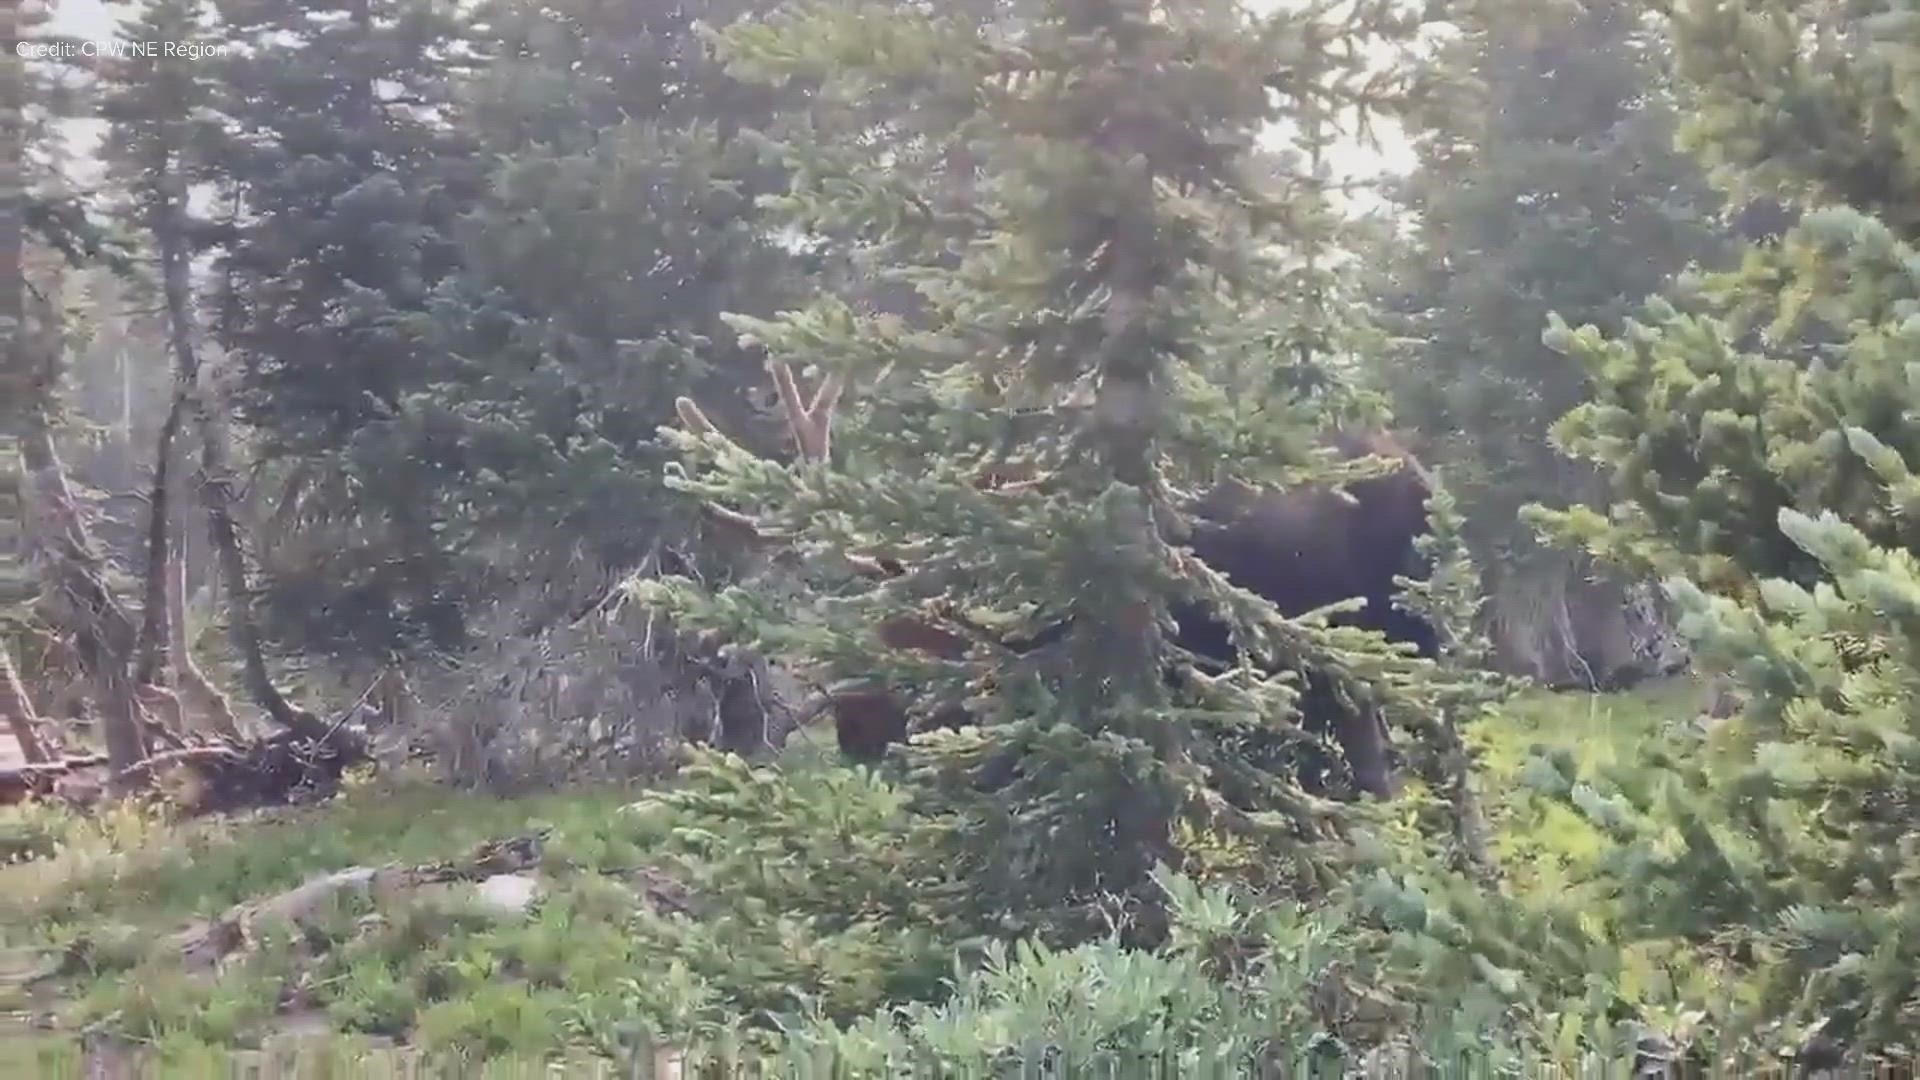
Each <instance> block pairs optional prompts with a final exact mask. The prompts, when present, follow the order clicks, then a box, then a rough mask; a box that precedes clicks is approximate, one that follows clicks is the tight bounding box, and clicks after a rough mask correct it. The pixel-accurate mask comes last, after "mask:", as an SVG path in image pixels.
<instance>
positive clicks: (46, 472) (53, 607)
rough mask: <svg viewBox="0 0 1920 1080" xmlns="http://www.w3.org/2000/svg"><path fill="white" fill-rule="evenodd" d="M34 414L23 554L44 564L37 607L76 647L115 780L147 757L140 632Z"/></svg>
mask: <svg viewBox="0 0 1920 1080" xmlns="http://www.w3.org/2000/svg"><path fill="white" fill-rule="evenodd" d="M30 408H31V406H30ZM35 412H36V413H37V415H34V416H30V417H29V423H30V424H31V425H32V427H31V428H30V429H29V430H28V432H27V433H26V435H25V436H24V437H23V438H22V439H21V440H20V456H21V459H22V461H23V462H24V464H25V466H26V472H27V476H28V478H29V482H28V488H29V490H30V494H29V496H28V498H27V500H26V504H27V515H26V516H27V538H28V540H27V543H28V550H29V551H32V552H34V553H35V560H36V561H38V562H39V563H40V564H41V565H42V566H43V567H44V572H45V574H46V579H47V586H48V588H47V590H46V594H45V595H44V597H43V598H42V601H41V610H42V612H43V615H44V617H45V618H46V619H47V621H48V622H49V623H50V624H52V625H53V626H55V627H57V628H59V630H60V631H61V632H62V633H64V634H65V635H66V636H68V637H69V638H70V639H71V640H72V641H73V643H74V648H75V651H76V653H77V654H78V656H79V660H80V668H81V670H82V671H83V672H85V674H86V677H87V682H88V683H89V684H90V685H91V686H92V687H93V691H94V706H95V707H96V708H97V709H98V710H99V711H100V718H101V725H102V727H103V728H104V729H105V734H106V742H107V761H108V764H109V765H110V766H111V767H112V769H113V771H114V773H115V774H116V776H117V775H120V774H122V773H124V772H125V771H126V770H130V769H132V768H133V767H134V766H136V765H138V764H140V762H142V761H144V760H146V756H147V743H146V735H145V732H144V731H143V730H142V729H143V727H144V725H145V723H146V716H145V710H144V709H142V708H141V705H140V702H139V699H138V697H137V696H136V695H135V692H134V689H135V687H134V682H133V679H132V670H131V662H132V660H133V650H134V644H135V639H136V636H137V634H138V631H137V629H136V627H135V626H134V622H133V619H132V618H131V617H130V616H129V615H128V614H127V612H126V609H125V608H123V607H121V606H120V601H119V599H118V598H117V597H115V596H114V595H113V592H112V590H111V589H109V588H108V587H107V583H106V577H105V574H104V573H103V569H102V566H101V561H100V557H99V555H98V554H97V553H96V552H95V551H94V549H93V540H92V537H91V536H90V535H89V534H88V533H87V529H86V524H85V522H84V521H83V520H82V519H81V516H80V507H79V503H78V502H77V501H76V500H75V499H74V497H73V490H72V488H71V487H69V486H68V484H67V474H66V470H65V468H64V467H62V465H61V463H60V455H59V454H58V452H56V451H55V449H54V445H53V432H52V430H51V428H50V426H49V425H48V423H47V418H46V414H45V409H44V406H41V407H39V408H37V409H35Z"/></svg>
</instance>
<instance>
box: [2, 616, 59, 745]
mask: <svg viewBox="0 0 1920 1080" xmlns="http://www.w3.org/2000/svg"><path fill="white" fill-rule="evenodd" d="M0 717H4V718H5V720H6V723H7V730H8V731H10V732H12V733H13V740H14V741H15V742H17V743H19V744H20V753H21V756H23V757H25V758H26V759H27V764H29V765H40V764H45V763H46V762H47V761H49V760H51V755H50V754H48V753H47V748H46V747H45V746H44V745H43V744H42V743H41V742H40V731H39V728H38V725H37V721H38V719H39V718H38V717H36V716H35V715H34V712H33V700H32V699H31V698H29V697H27V688H26V687H24V686H21V685H20V676H19V673H18V672H16V671H14V669H13V649H12V648H11V647H9V646H8V645H7V644H6V642H3V641H0Z"/></svg>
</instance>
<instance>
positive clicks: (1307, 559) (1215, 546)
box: [675, 361, 1438, 796]
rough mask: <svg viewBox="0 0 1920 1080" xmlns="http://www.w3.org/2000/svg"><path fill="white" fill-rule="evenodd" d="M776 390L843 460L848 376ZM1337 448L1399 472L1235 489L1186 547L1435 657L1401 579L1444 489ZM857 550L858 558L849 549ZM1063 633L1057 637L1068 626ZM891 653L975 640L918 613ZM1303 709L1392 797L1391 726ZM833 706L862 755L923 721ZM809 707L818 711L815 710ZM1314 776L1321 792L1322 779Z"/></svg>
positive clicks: (1380, 447)
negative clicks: (840, 442)
mask: <svg viewBox="0 0 1920 1080" xmlns="http://www.w3.org/2000/svg"><path fill="white" fill-rule="evenodd" d="M768 368H769V370H770V372H771V373H772V375H773V379H774V387H775V389H776V390H777V391H778V392H779V397H780V401H781V405H782V407H783V409H784V410H785V412H786V417H787V422H788V425H789V427H790V428H791V431H792V435H793V439H794V444H795V448H796V450H797V451H798V452H799V454H800V456H801V458H802V459H803V460H807V461H812V462H816V463H824V462H826V461H828V460H830V431H831V421H832V416H833V411H834V407H835V405H836V404H837V402H838V401H839V398H840V394H841V391H842V390H843V389H844V381H843V380H842V378H841V377H840V376H838V375H832V374H830V375H828V376H827V377H826V379H825V380H824V381H823V382H822V383H821V385H820V387H819V388H818V390H817V391H816V392H815V393H814V394H813V395H812V397H811V398H810V399H808V398H805V397H803V396H802V394H801V392H800V389H799V386H798V383H797V382H796V380H795V378H794V375H793V371H792V369H791V367H790V366H789V365H787V364H786V363H784V362H779V361H774V362H770V363H769V364H768ZM675 405H676V408H677V410H678V411H679V413H680V416H681V419H682V421H683V422H684V423H685V424H686V425H687V427H688V428H689V430H691V431H693V432H695V433H699V434H705V435H718V431H717V430H716V429H715V427H714V426H713V423H712V422H711V421H710V420H708V419H707V417H706V415H705V414H704V413H703V412H702V411H701V409H700V408H699V406H698V405H696V404H695V403H694V402H692V401H691V400H689V399H686V398H681V399H679V400H678V401H677V402H676V403H675ZM1328 442H1329V444H1330V445H1329V448H1330V449H1331V450H1333V451H1334V453H1335V454H1336V455H1337V456H1339V457H1342V458H1345V459H1348V460H1353V459H1358V458H1363V457H1379V458H1384V459H1387V460H1391V461H1396V462H1398V463H1399V467H1398V468H1395V469H1393V470H1391V471H1390V472H1387V473H1385V474H1384V475H1380V476H1375V477H1372V478H1369V479H1366V480H1361V481H1357V482H1355V483H1352V484H1349V485H1346V486H1345V487H1344V488H1343V489H1334V488H1329V487H1325V486H1307V487H1301V488H1293V489H1287V490H1278V491H1276V490H1254V489H1250V488H1246V487H1243V486H1236V485H1222V486H1220V487H1218V488H1216V489H1215V490H1213V491H1212V492H1210V493H1209V494H1208V495H1207V496H1206V497H1205V498H1203V499H1201V500H1200V503H1199V505H1198V506H1197V507H1196V508H1195V513H1194V514H1193V517H1194V519H1195V527H1194V529H1193V535H1192V536H1191V538H1190V539H1189V540H1188V541H1187V542H1188V543H1190V544H1191V546H1192V549H1193V552H1194V554H1195V555H1196V556H1198V557H1199V558H1200V559H1201V560H1202V561H1203V562H1205V563H1207V564H1208V565H1209V566H1211V567H1213V568H1214V569H1215V570H1217V571H1219V572H1220V573H1221V574H1223V575H1225V576H1226V577H1227V579H1228V580H1230V581H1232V582H1233V583H1234V584H1236V585H1238V586H1240V587H1241V588H1243V589H1246V590H1247V591H1249V592H1252V593H1255V594H1257V595H1259V596H1262V597H1264V598H1266V599H1267V600H1268V601H1269V602H1270V603H1272V604H1273V605H1274V606H1275V607H1277V608H1278V609H1279V610H1280V612H1281V613H1282V614H1284V615H1288V616H1298V615H1302V614H1305V613H1307V612H1309V611H1313V610H1316V609H1319V608H1324V607H1326V606H1328V605H1330V604H1335V603H1339V602H1341V601H1344V600H1351V599H1356V598H1357V599H1362V600H1364V601H1365V604H1364V606H1363V607H1362V608H1360V610H1358V611H1356V612H1352V613H1348V614H1343V615H1341V616H1339V617H1338V620H1337V621H1342V622H1346V623H1348V624H1350V625H1356V626H1359V627H1362V628H1365V629H1371V630H1375V631H1378V632H1380V633H1382V634H1384V635H1385V636H1386V637H1387V638H1388V639H1390V640H1393V641H1399V642H1404V643H1410V644H1412V645H1414V646H1415V648H1416V650H1417V651H1418V652H1419V653H1420V654H1421V655H1423V656H1429V657H1431V656H1433V655H1435V654H1436V652H1437V651H1438V638H1437V636H1436V634H1435V633H1434V631H1433V629H1432V628H1431V627H1429V626H1428V625H1426V623H1425V622H1423V621H1422V620H1420V619H1419V618H1417V617H1415V616H1412V615H1410V614H1407V613H1404V612H1401V611H1399V610H1397V609H1396V608H1395V607H1394V604H1393V596H1394V592H1395V586H1394V579H1395V577H1396V576H1399V575H1402V574H1405V575H1409V576H1414V577H1418V576H1422V574H1421V569H1420V566H1419V563H1420V559H1419V556H1418V553H1417V548H1416V543H1415V542H1416V541H1417V540H1418V539H1419V537H1420V536H1421V535H1422V534H1424V533H1425V532H1426V531H1427V508H1426V503H1427V498H1428V496H1429V495H1430V494H1431V488H1430V486H1429V485H1428V483H1427V480H1426V475H1425V472H1424V470H1422V469H1421V468H1420V466H1419V464H1418V462H1417V461H1415V459H1414V458H1413V456H1412V455H1411V454H1410V453H1409V452H1408V451H1407V450H1406V449H1405V448H1404V447H1403V446H1401V445H1400V444H1399V443H1398V442H1397V441H1396V440H1395V439H1394V438H1393V437H1392V436H1391V435H1388V434H1386V433H1384V432H1371V433H1363V434H1353V433H1338V434H1335V435H1333V436H1332V437H1331V438H1330V439H1329V440H1328ZM1007 480H1008V478H1005V477H997V476H983V477H980V478H978V482H979V483H980V484H981V485H982V486H983V487H988V488H993V489H999V490H1007V489H1009V488H1011V487H1013V486H1017V485H1027V484H1031V483H1033V482H1034V481H1033V480H1032V479H1022V480H1017V481H1013V482H1012V483H1007V482H1006V481H1007ZM707 509H708V511H709V512H710V513H711V514H713V515H714V517H715V519H716V520H717V521H719V522H721V523H724V524H726V525H728V526H729V527H731V528H733V529H734V530H736V531H737V532H738V533H739V534H740V535H742V536H744V537H748V538H751V539H752V540H753V541H754V542H756V543H760V542H766V541H768V540H769V538H768V537H767V536H765V535H764V534H762V533H761V532H760V531H759V529H758V527H757V525H756V524H755V523H754V522H752V521H750V520H747V519H744V518H742V517H740V516H739V515H737V514H734V513H732V512H731V511H728V510H726V509H725V508H722V507H717V506H713V505H709V506H708V507H707ZM850 554H851V553H850ZM860 561H861V562H862V563H864V564H866V565H867V566H868V572H870V573H873V574H876V575H880V576H889V575H891V574H894V573H898V572H899V571H900V568H899V567H888V566H885V565H883V564H882V563H881V562H879V561H876V560H871V559H862V560H860ZM1173 615H1174V620H1175V623H1176V626H1177V628H1178V631H1177V635H1176V637H1175V644H1176V645H1179V646H1180V647H1182V648H1184V649H1185V650H1187V651H1188V652H1189V653H1192V654H1193V655H1195V656H1197V657H1201V658H1204V659H1207V660H1211V661H1215V662H1219V663H1222V664H1224V663H1229V662H1231V661H1232V659H1233V648H1232V645H1231V643H1230V641H1229V636H1228V632H1227V628H1226V627H1225V626H1224V625H1222V624H1220V622H1219V621H1218V620H1217V619H1214V618H1212V617H1211V616H1210V615H1209V614H1208V613H1206V612H1204V611H1200V610H1197V609H1190V610H1185V611H1175V612H1174V613H1173ZM1064 629H1065V628H1064V627H1059V628H1056V630H1055V633H1058V632H1062V631H1064ZM876 630H877V636H878V637H879V639H880V640H881V642H882V643H883V644H885V645H887V646H888V647H889V648H894V649H902V650H911V651H917V652H921V653H925V654H927V655H931V656H936V657H939V658H942V659H947V660H959V659H961V658H963V657H964V656H965V655H966V653H967V651H968V649H969V648H970V647H971V643H970V642H969V640H968V639H967V638H966V637H963V636H961V635H960V634H957V633H954V632H952V631H949V630H947V629H945V628H943V627H941V626H939V625H937V624H936V623H934V622H931V621H927V620H922V619H917V618H899V619H893V620H889V621H888V622H886V623H885V624H883V625H881V626H879V627H877V628H876ZM1305 689H1306V697H1305V701H1304V705H1303V711H1304V712H1305V713H1306V718H1307V721H1308V726H1309V727H1314V726H1325V727H1328V728H1330V729H1331V734H1332V735H1333V736H1334V738H1335V740H1336V741H1337V742H1339V744H1340V746H1341V750H1342V753H1343V755H1344V757H1345V759H1346V762H1347V765H1348V767H1349V769H1350V770H1351V772H1352V776H1353V782H1354V786H1355V787H1357V788H1359V789H1361V790H1363V791H1367V792H1371V793H1373V794H1375V795H1380V796H1385V795H1388V794H1390V793H1391V789H1392V767H1391V763H1390V757H1391V754H1390V747H1389V745H1388V738H1387V732H1386V729H1385V727H1384V725H1383V724H1382V723H1381V722H1380V720H1379V718H1378V717H1376V716H1372V715H1353V710H1351V709H1347V708H1344V707H1342V706H1340V705H1338V703H1336V702H1335V700H1334V698H1333V695H1332V694H1331V693H1330V691H1329V688H1328V687H1326V686H1325V685H1322V684H1320V683H1319V682H1318V681H1317V680H1315V679H1313V678H1309V680H1308V682H1307V686H1306V688H1305ZM822 704H824V706H825V707H826V708H828V709H830V710H831V712H832V714H833V719H834V728H835V734H836V737H837V741H838V743H839V747H840V751H841V753H843V754H844V755H846V756H847V757H849V758H853V759H855V760H866V761H872V760H878V759H879V758H881V757H883V756H885V754H886V751H887V748H888V747H889V746H891V745H894V744H896V743H899V742H902V741H904V740H905V739H906V738H907V736H908V733H909V728H910V717H909V712H908V708H907V706H906V703H905V701H904V699H903V698H902V697H901V695H900V694H899V693H898V692H897V691H896V690H895V689H893V688H890V687H884V686H875V685H872V684H865V685H856V686H854V687H851V688H847V687H845V686H843V687H842V688H840V689H837V690H836V691H835V692H833V693H832V694H831V695H830V696H829V697H828V698H827V699H826V700H824V702H822ZM803 712H810V711H809V710H803ZM930 721H931V723H932V724H933V725H935V726H941V727H958V726H962V725H964V724H965V723H967V721H968V714H967V712H966V711H965V710H964V709H963V708H960V707H959V706H957V705H949V706H947V707H944V708H941V709H939V710H938V711H937V712H936V713H935V714H934V715H933V716H932V717H931V718H930ZM1303 779H1305V780H1307V781H1309V782H1310V783H1315V784H1316V786H1318V780H1317V779H1316V778H1315V777H1314V776H1311V775H1308V776H1303Z"/></svg>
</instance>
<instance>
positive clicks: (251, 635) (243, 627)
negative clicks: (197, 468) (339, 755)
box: [196, 392, 335, 740]
mask: <svg viewBox="0 0 1920 1080" xmlns="http://www.w3.org/2000/svg"><path fill="white" fill-rule="evenodd" d="M211 398H212V395H211V394H209V393H205V392H203V393H201V394H198V395H196V399H197V402H198V406H199V414H200V436H201V442H200V464H201V469H202V471H203V472H204V474H205V475H204V476H202V477H201V482H200V501H201V505H202V506H204V507H205V508H206V511H207V533H208V535H209V536H210V537H211V538H212V540H213V549H214V553H215V556H216V557H217V559H218V562H219V566H220V575H221V576H222V577H223V578H225V579H226V593H227V632H228V634H229V635H230V636H231V638H232V641H233V647H234V650H235V651H236V652H238V653H239V654H240V663H241V670H242V672H243V676H244V678H245V680H246V686H247V693H248V694H249V695H251V696H252V698H253V701H254V704H256V705H258V706H260V709H261V711H263V712H265V713H266V714H267V716H268V718H269V719H271V720H272V721H273V722H274V723H275V724H277V725H279V726H280V727H282V728H285V729H287V730H288V731H292V732H294V733H296V734H298V735H300V736H302V737H304V738H310V739H315V740H325V739H327V738H329V737H331V736H333V735H334V734H335V733H334V732H333V731H332V729H331V728H329V727H328V725H327V724H325V723H324V722H322V721H321V719H320V718H319V717H317V716H315V715H313V714H312V713H310V712H307V711H306V710H304V709H296V708H294V707H293V706H292V705H291V704H289V703H288V702H287V699H286V696H285V695H283V694H282V693H281V692H280V688H279V687H277V686H275V685H274V683H273V675H272V673H271V672H269V671H268V670H267V659H266V654H265V652H264V651H263V650H262V647H261V637H260V627H259V623H258V621H257V620H256V618H255V616H254V608H253V589H252V587H251V586H250V585H249V584H248V576H247V559H246V554H245V552H244V551H243V550H242V548H241V545H240V527H239V525H238V524H237V523H236V522H235V519H234V515H233V488H232V483H233V468H232V466H231V465H230V464H229V462H228V460H227V447H228V442H227V438H228V436H227V425H226V417H225V416H224V415H222V414H221V411H220V409H219V408H218V407H216V406H215V404H214V402H213V401H212V400H211Z"/></svg>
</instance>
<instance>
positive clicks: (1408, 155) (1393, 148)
mask: <svg viewBox="0 0 1920 1080" xmlns="http://www.w3.org/2000/svg"><path fill="white" fill-rule="evenodd" d="M1289 2H1290V0H1247V5H1248V6H1249V7H1250V8H1252V9H1254V10H1256V11H1261V10H1272V9H1274V8H1277V7H1282V6H1285V5H1286V4H1287V3H1289ZM55 5H56V6H55V9H54V17H53V21H52V25H51V29H52V30H53V31H54V32H55V33H59V34H68V35H72V36H73V37H76V38H91V39H95V40H100V39H106V38H111V37H114V36H115V29H116V27H117V26H118V25H119V23H120V21H121V20H122V19H124V18H125V17H126V16H127V14H128V13H130V12H131V11H133V10H134V5H132V4H128V3H116V4H111V5H109V4H107V3H105V2H104V0H55ZM101 130H102V128H101V125H99V124H97V123H91V122H86V121H81V122H76V123H75V124H74V125H73V126H72V127H70V129H69V131H70V134H69V138H70V139H71V140H72V143H73V149H74V150H75V151H82V149H83V147H85V146H87V145H90V144H92V143H94V142H97V141H98V139H99V138H100V133H101ZM1378 135H1379V137H1380V146H1379V147H1378V148H1374V147H1366V146H1360V145H1349V146H1344V147H1337V148H1335V150H1334V151H1333V153H1331V154H1330V155H1329V162H1328V164H1329V165H1330V166H1331V168H1332V169H1333V171H1334V172H1335V173H1336V174H1339V175H1341V176H1343V177H1346V178H1360V177H1368V176H1375V175H1379V174H1381V173H1383V172H1388V173H1401V172H1405V171H1406V170H1408V169H1410V168H1412V166H1413V151H1412V148H1411V146H1409V145H1408V143H1407V141H1406V140H1405V139H1404V138H1401V137H1399V135H1398V133H1397V132H1396V131H1392V130H1382V131H1380V132H1378ZM81 171H83V172H85V171H89V170H85V168H84V166H82V170H81ZM75 179H83V177H75Z"/></svg>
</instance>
